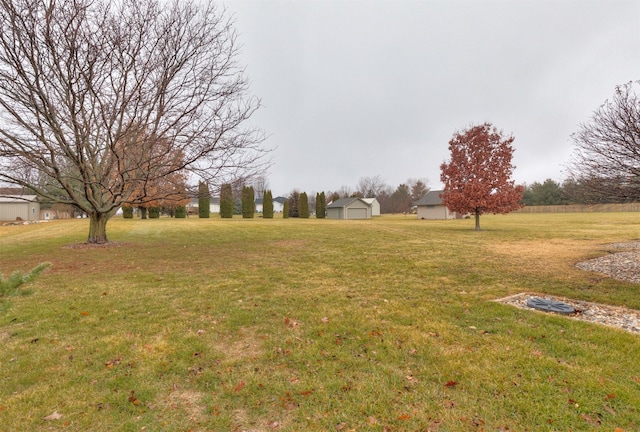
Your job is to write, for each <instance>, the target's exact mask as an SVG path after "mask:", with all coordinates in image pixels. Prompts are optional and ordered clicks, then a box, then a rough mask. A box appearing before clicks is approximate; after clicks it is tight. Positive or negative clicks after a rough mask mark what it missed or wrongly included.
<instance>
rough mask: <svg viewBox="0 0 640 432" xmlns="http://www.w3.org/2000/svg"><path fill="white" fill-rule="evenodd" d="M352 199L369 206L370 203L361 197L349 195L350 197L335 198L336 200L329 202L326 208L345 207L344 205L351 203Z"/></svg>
mask: <svg viewBox="0 0 640 432" xmlns="http://www.w3.org/2000/svg"><path fill="white" fill-rule="evenodd" d="M354 201H362V202H363V203H365V204H367V205H368V206H371V204H369V203H368V202H366V201H365V200H363V199H362V198H357V197H351V198H340V199H337V200H335V201H333V202H332V203H331V204H329V205H328V206H327V208H340V207H346V206H348V205H349V204H351V203H352V202H354Z"/></svg>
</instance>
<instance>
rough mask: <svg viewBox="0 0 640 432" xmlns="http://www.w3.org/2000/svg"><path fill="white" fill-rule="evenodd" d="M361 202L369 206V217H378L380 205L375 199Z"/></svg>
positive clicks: (365, 199)
mask: <svg viewBox="0 0 640 432" xmlns="http://www.w3.org/2000/svg"><path fill="white" fill-rule="evenodd" d="M362 200H363V201H364V202H366V203H367V204H369V205H370V206H371V216H380V203H379V202H378V200H377V199H376V198H362Z"/></svg>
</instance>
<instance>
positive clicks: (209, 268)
mask: <svg viewBox="0 0 640 432" xmlns="http://www.w3.org/2000/svg"><path fill="white" fill-rule="evenodd" d="M481 224H482V227H483V229H484V231H481V232H475V231H474V230H473V220H458V221H421V220H416V219H414V218H413V217H404V216H402V217H384V216H383V217H381V218H377V219H375V220H372V221H329V220H315V219H309V220H296V219H274V220H262V219H254V220H242V219H233V220H221V219H217V218H213V219H209V220H204V219H197V218H190V219H185V220H171V219H160V220H144V221H143V220H122V219H119V218H116V219H113V220H112V221H110V222H109V224H108V226H107V230H108V234H109V237H110V240H112V241H113V242H115V244H114V245H111V246H109V247H94V248H84V247H78V244H79V243H81V242H83V241H84V240H85V239H86V235H87V232H88V221H87V220H70V221H53V222H50V223H46V224H44V223H43V224H37V225H29V226H6V227H0V273H3V274H5V275H8V274H10V273H11V272H13V271H15V270H19V271H22V272H27V271H29V270H30V269H31V268H33V267H34V266H35V265H37V264H38V263H40V262H43V261H49V262H51V263H52V266H51V267H50V268H49V269H47V270H46V271H45V272H44V273H43V274H42V275H41V276H40V277H39V278H37V279H36V280H35V281H34V282H31V283H29V284H28V285H25V286H24V290H23V291H24V292H23V295H19V296H13V297H8V298H2V299H0V342H1V344H2V345H1V346H2V348H1V349H0V429H2V430H6V431H27V430H30V431H37V430H47V431H48V430H78V431H80V430H82V431H85V430H92V431H113V430H125V431H139V430H146V431H236V430H237V431H274V430H275V431H303V430H312V431H322V430H326V431H335V430H343V431H352V430H356V431H438V430H439V431H469V430H478V431H479V430H487V431H506V430H509V431H526V430H530V431H545V430H549V431H567V430H573V431H578V430H596V429H597V430H607V431H613V430H621V431H633V430H639V429H640V361H639V360H638V359H640V338H639V337H638V336H637V335H633V334H629V333H626V332H623V331H621V330H616V329H612V328H608V327H604V326H599V325H596V324H590V323H585V322H580V321H576V320H571V319H569V318H566V317H562V316H555V315H547V314H543V313H540V312H534V311H527V310H520V309H516V308H513V307H511V306H508V305H504V304H500V303H497V302H493V301H492V300H495V299H497V298H501V297H504V296H507V295H510V294H516V293H519V292H523V291H532V292H539V293H549V294H555V295H561V296H567V297H571V298H575V299H580V300H588V301H595V302H601V303H607V304H613V305H625V306H628V307H632V308H636V309H640V286H639V285H634V284H629V283H623V282H618V281H614V280H610V279H607V278H605V277H603V276H601V275H597V274H594V273H588V272H584V271H581V270H578V269H576V268H575V267H574V266H573V265H574V263H576V262H578V261H582V260H585V259H589V258H593V257H596V256H598V255H601V254H604V253H607V251H608V248H607V244H609V243H613V242H621V241H630V240H636V239H638V237H639V236H640V216H639V215H637V214H634V213H608V214H603V213H601V214H551V215H549V214H547V215H545V214H532V215H524V214H522V215H520V214H512V215H508V216H483V217H482V220H481ZM52 414H54V415H52ZM616 428H619V429H616Z"/></svg>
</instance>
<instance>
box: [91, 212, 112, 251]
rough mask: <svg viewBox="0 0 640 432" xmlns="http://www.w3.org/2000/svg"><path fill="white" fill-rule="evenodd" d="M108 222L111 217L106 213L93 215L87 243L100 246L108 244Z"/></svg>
mask: <svg viewBox="0 0 640 432" xmlns="http://www.w3.org/2000/svg"><path fill="white" fill-rule="evenodd" d="M107 220H109V217H108V215H107V214H106V213H97V212H94V213H91V214H90V215H89V238H88V239H87V243H92V244H99V243H108V242H109V240H107Z"/></svg>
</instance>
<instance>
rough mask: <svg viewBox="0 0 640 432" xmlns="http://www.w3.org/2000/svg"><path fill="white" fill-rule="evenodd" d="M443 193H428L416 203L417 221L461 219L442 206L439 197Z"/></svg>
mask: <svg viewBox="0 0 640 432" xmlns="http://www.w3.org/2000/svg"><path fill="white" fill-rule="evenodd" d="M442 192H443V191H441V190H438V191H430V192H429V193H427V194H426V195H425V196H423V197H422V198H421V199H420V200H419V201H418V202H417V203H416V206H417V207H418V210H417V214H418V219H461V218H462V215H459V214H458V213H456V212H452V211H450V210H449V209H448V208H446V207H445V206H444V205H443V204H442V200H441V199H440V195H441V194H442Z"/></svg>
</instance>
